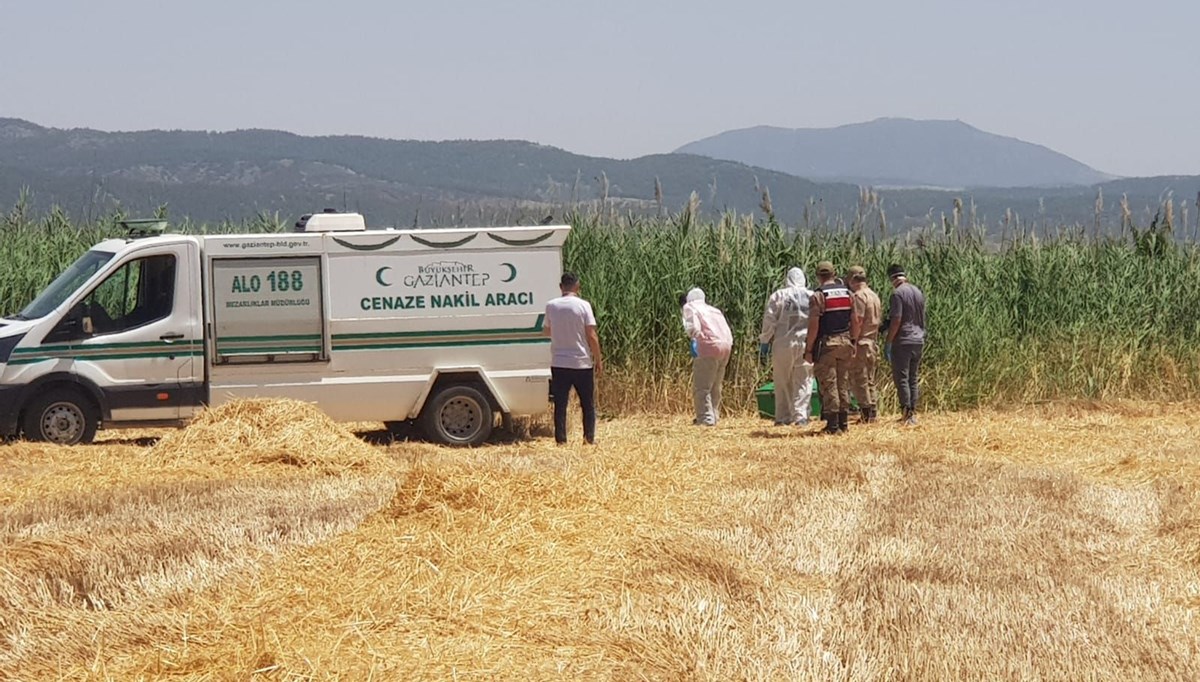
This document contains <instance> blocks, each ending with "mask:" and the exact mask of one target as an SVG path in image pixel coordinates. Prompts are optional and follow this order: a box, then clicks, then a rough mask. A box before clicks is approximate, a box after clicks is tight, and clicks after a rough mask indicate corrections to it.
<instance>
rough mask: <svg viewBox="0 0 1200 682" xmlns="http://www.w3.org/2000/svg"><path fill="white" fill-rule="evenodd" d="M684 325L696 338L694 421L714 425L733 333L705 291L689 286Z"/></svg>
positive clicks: (719, 408) (719, 405) (719, 410)
mask: <svg viewBox="0 0 1200 682" xmlns="http://www.w3.org/2000/svg"><path fill="white" fill-rule="evenodd" d="M683 329H684V331H685V332H687V335H688V337H689V338H691V339H692V340H693V341H695V342H696V357H695V359H693V360H692V403H693V406H694V408H695V413H696V417H695V419H694V420H693V423H695V424H703V425H706V426H715V425H716V423H717V421H718V420H719V419H720V412H721V382H722V381H724V379H725V368H726V366H727V365H728V364H729V354H730V351H732V350H733V333H732V332H731V331H730V330H729V324H728V323H727V322H726V321H725V314H724V313H722V312H721V311H720V310H718V309H717V308H714V307H713V306H711V305H709V304H708V303H705V301H704V292H703V291H702V290H701V289H699V288H696V289H692V290H691V291H689V292H688V294H687V302H686V303H685V304H684V306H683Z"/></svg>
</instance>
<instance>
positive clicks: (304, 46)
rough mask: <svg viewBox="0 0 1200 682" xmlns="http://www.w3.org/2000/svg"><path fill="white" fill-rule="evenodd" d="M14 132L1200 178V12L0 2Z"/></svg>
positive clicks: (875, 3)
mask: <svg viewBox="0 0 1200 682" xmlns="http://www.w3.org/2000/svg"><path fill="white" fill-rule="evenodd" d="M0 22H2V25H3V31H0V35H2V36H3V37H2V38H0V116H15V117H19V118H26V119H30V120H32V121H34V122H35V123H40V124H42V125H48V126H55V127H90V128H99V129H102V130H141V129H149V128H185V129H198V130H233V129H238V128H276V129H283V130H290V131H293V132H297V133H301V134H359V135H371V136H378V137H389V138H402V139H463V138H469V139H494V138H520V139H527V140H533V141H536V142H541V143H544V144H549V145H554V146H557V147H562V148H564V149H568V150H570V151H574V152H578V153H583V154H590V155H596V156H615V157H621V158H628V157H634V156H640V155H643V154H652V153H659V152H667V151H670V150H672V149H675V148H676V147H678V146H679V145H681V144H684V143H686V142H689V141H692V140H694V139H697V138H700V137H705V136H708V135H713V134H715V133H718V132H721V131H723V130H728V129H731V128H742V127H748V126H753V125H760V124H767V125H776V126H785V127H824V126H833V125H839V124H843V123H853V122H858V121H865V120H870V119H873V118H878V117H881V116H904V117H911V118H942V119H961V120H963V121H966V122H967V123H970V124H972V125H975V126H977V127H979V128H982V129H984V130H987V131H989V132H994V133H999V134H1002V135H1011V136H1014V137H1019V138H1021V139H1024V140H1028V141H1030V142H1035V143H1038V144H1044V145H1046V146H1048V147H1051V148H1054V149H1056V150H1058V151H1061V152H1063V153H1066V154H1069V155H1071V156H1073V157H1075V158H1077V159H1079V160H1080V161H1083V162H1084V163H1087V164H1089V165H1092V166H1094V167H1096V168H1098V169H1100V170H1103V171H1107V172H1110V173H1116V174H1120V175H1157V174H1170V173H1187V174H1200V85H1197V73H1198V69H1197V67H1200V0H1171V1H1168V0H1141V1H1140V2H1136V3H1135V2H1131V1H1128V0H1127V1H1125V2H1117V1H1116V0H908V1H904V0H859V1H858V2H849V1H846V2H837V1H836V0H827V1H823V2H809V1H807V0H791V1H786V0H765V1H762V2H752V1H745V2H734V1H732V0H730V1H727V2H710V1H707V0H690V1H686V2H685V1H674V0H670V1H665V0H664V1H655V0H637V1H635V0H599V1H595V2H569V1H566V0H559V1H558V2H551V1H542V0H492V1H490V2H488V1H483V0H477V1H474V2H455V1H453V0H443V1H442V2H429V1H423V2H404V1H401V0H395V1H385V0H372V1H368V0H341V1H339V2H311V1H296V0H291V1H284V0H271V1H261V2H257V1H254V0H239V1H230V0H204V1H203V2H190V3H186V6H185V3H181V2H168V1H164V0H142V1H132V0H107V1H103V2H100V1H96V0H86V1H83V0H70V1H65V0H64V1H55V0H41V1H34V0H0Z"/></svg>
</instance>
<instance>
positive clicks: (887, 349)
mask: <svg viewBox="0 0 1200 682" xmlns="http://www.w3.org/2000/svg"><path fill="white" fill-rule="evenodd" d="M883 357H885V358H887V361H888V362H891V361H892V344H890V343H885V344H883Z"/></svg>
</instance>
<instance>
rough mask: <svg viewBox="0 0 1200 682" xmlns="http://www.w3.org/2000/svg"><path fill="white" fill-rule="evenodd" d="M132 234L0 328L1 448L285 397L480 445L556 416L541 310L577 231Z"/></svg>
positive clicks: (310, 224)
mask: <svg viewBox="0 0 1200 682" xmlns="http://www.w3.org/2000/svg"><path fill="white" fill-rule="evenodd" d="M335 216H336V217H335ZM147 223H149V224H147ZM126 227H127V228H129V229H130V233H129V236H128V237H127V238H124V239H109V240H106V241H104V242H101V243H100V244H97V245H96V246H95V247H93V248H92V249H91V250H89V251H87V252H86V253H84V254H83V255H82V256H81V257H80V258H79V259H78V260H77V261H75V263H73V264H72V265H71V266H70V267H69V268H67V270H66V271H65V272H63V273H62V274H61V275H60V276H59V277H58V278H57V279H55V280H54V281H53V282H52V283H51V284H50V285H49V286H48V287H47V288H46V290H45V291H43V292H42V293H41V294H40V295H39V296H38V297H37V298H36V299H35V300H34V301H33V302H32V303H30V304H29V305H28V306H26V308H25V309H24V310H22V311H21V312H20V313H17V314H15V315H13V316H11V317H8V318H0V436H12V435H18V434H20V435H23V436H24V437H26V438H29V439H33V440H47V441H52V442H56V443H64V444H70V443H79V442H88V441H90V440H91V439H92V438H93V437H94V435H95V433H96V430H97V428H99V427H104V428H114V427H125V426H150V425H155V426H158V425H164V424H179V423H181V422H184V421H186V420H187V419H188V418H190V417H191V416H193V415H194V414H195V412H196V411H197V409H199V408H200V407H201V406H203V405H211V406H217V405H220V404H222V403H225V402H227V401H229V400H232V399H234V398H242V397H288V398H296V399H300V400H305V401H310V402H313V403H316V405H317V406H318V407H320V408H321V409H322V410H324V411H325V412H326V413H327V414H328V415H329V416H330V417H332V418H333V419H336V420H340V421H382V422H389V423H392V425H394V424H395V423H397V422H406V421H410V420H417V421H418V423H419V424H420V425H421V426H422V427H423V428H424V430H425V431H426V433H427V434H428V436H429V437H431V438H432V439H434V440H436V441H439V442H442V443H446V444H452V445H477V444H479V443H482V442H483V441H484V440H486V439H487V438H488V436H489V435H490V433H491V431H492V427H493V425H494V421H495V415H496V414H500V415H502V416H504V417H505V418H508V417H512V416H521V415H534V414H538V413H541V412H543V411H544V410H545V409H546V406H547V402H548V396H549V383H550V369H549V367H550V352H549V339H548V338H546V337H545V336H544V335H543V331H542V330H543V313H544V311H545V306H546V303H547V301H549V300H550V299H551V298H553V297H555V296H557V295H558V275H559V273H560V272H561V269H562V246H563V242H564V241H565V240H566V237H567V233H568V231H569V229H570V228H569V227H568V226H565V225H550V226H537V227H500V228H470V229H424V230H397V229H385V230H376V229H372V230H367V229H366V225H365V223H364V221H363V219H362V216H361V215H358V214H347V213H340V214H334V215H331V214H329V213H323V214H315V215H312V216H305V217H304V218H302V219H301V220H300V222H298V223H296V229H295V231H294V232H291V233H281V234H256V235H185V234H169V233H166V232H165V231H164V229H163V228H165V223H161V222H159V223H155V222H154V221H128V222H127V223H126Z"/></svg>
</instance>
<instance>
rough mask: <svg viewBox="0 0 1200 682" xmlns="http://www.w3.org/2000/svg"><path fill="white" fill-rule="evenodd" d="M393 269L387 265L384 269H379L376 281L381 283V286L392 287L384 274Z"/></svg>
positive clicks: (376, 272)
mask: <svg viewBox="0 0 1200 682" xmlns="http://www.w3.org/2000/svg"><path fill="white" fill-rule="evenodd" d="M391 269H392V266H390V265H385V266H383V267H382V268H379V269H378V270H376V271H375V281H376V282H379V286H384V287H390V286H392V283H391V282H389V281H387V280H385V279H384V278H383V273H385V272H387V271H388V270H391Z"/></svg>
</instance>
